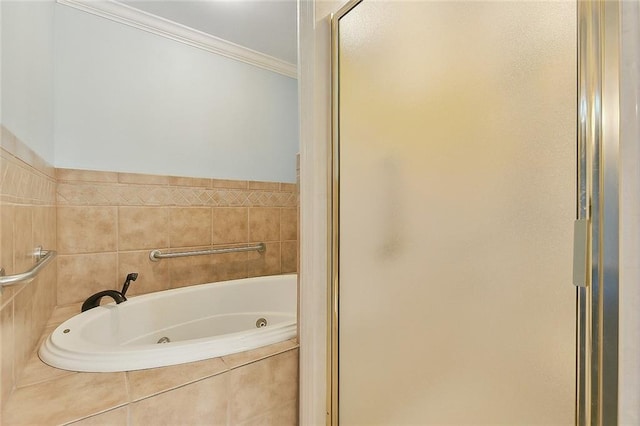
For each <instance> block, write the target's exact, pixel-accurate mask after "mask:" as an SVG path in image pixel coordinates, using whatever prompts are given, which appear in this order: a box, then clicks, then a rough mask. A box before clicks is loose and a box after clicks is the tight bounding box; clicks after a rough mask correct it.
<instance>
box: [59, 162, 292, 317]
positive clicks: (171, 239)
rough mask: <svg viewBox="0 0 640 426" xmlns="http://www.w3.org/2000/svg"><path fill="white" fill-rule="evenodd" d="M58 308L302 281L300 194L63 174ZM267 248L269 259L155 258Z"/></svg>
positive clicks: (243, 185)
mask: <svg viewBox="0 0 640 426" xmlns="http://www.w3.org/2000/svg"><path fill="white" fill-rule="evenodd" d="M56 172H57V182H58V185H57V217H58V224H57V232H58V251H59V253H60V256H59V263H58V295H57V301H58V305H66V304H69V303H75V302H79V301H82V300H84V299H86V298H87V297H88V296H90V295H91V294H93V293H95V292H98V291H100V290H104V289H120V286H121V285H122V282H123V281H124V278H125V276H126V275H127V273H129V272H138V273H139V276H138V280H137V281H136V282H134V283H132V285H131V287H130V290H129V292H130V294H132V295H135V294H141V293H148V292H153V291H159V290H165V289H168V288H177V287H182V286H187V285H194V284H201V283H206V282H215V281H221V280H228V279H235V278H245V277H253V276H261V275H273V274H279V273H287V272H295V271H296V270H297V257H298V255H297V246H298V244H297V239H298V235H297V234H298V232H297V217H298V215H297V204H298V195H297V186H296V185H295V184H289V183H278V182H253V181H232V180H220V179H200V178H184V177H172V176H155V175H141V174H128V173H112V172H96V171H82V170H70V169H57V171H56ZM257 242H264V243H266V247H267V249H266V251H265V252H264V253H257V252H250V253H233V254H224V255H215V256H199V257H189V258H180V259H164V260H161V261H159V262H152V261H150V260H149V252H150V251H151V250H153V249H161V250H163V251H167V252H173V251H183V250H196V249H203V248H216V247H229V246H231V247H233V246H242V245H245V244H249V243H257Z"/></svg>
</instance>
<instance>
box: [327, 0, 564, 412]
mask: <svg viewBox="0 0 640 426" xmlns="http://www.w3.org/2000/svg"><path fill="white" fill-rule="evenodd" d="M575 15H576V12H575V3H571V2H539V3H538V2H475V1H474V2H402V1H398V2H391V1H368V0H364V1H363V2H362V3H360V4H358V5H357V6H355V7H354V8H353V9H351V10H350V11H349V12H347V13H346V14H344V15H342V17H341V18H339V24H338V28H339V35H338V55H339V56H338V57H339V68H338V73H337V77H338V82H339V89H338V90H339V101H338V107H339V110H338V124H339V138H338V143H337V145H336V151H335V152H334V155H336V157H337V158H336V160H337V163H336V164H337V165H338V167H337V171H336V178H337V179H338V186H337V187H336V188H339V192H336V194H338V193H339V196H337V201H338V202H339V204H338V205H339V207H338V217H339V234H338V238H337V242H338V244H337V246H338V268H339V270H338V282H339V309H338V315H339V322H338V324H339V325H338V330H339V346H338V348H339V349H338V362H339V376H338V387H339V401H338V402H339V411H338V412H339V420H340V424H343V425H375V424H380V425H401V424H415V425H426V424H453V425H472V424H491V425H494V424H508V425H520V424H554V425H559V424H566V425H570V424H573V423H574V410H575V405H574V404H575V358H576V353H575V348H576V336H575V328H576V308H575V304H576V289H575V288H574V287H573V285H572V279H571V273H572V269H571V268H572V264H571V262H572V230H573V219H574V218H575V211H576V135H575V128H576V121H575V117H576V106H575V104H576V22H575V21H576V18H575Z"/></svg>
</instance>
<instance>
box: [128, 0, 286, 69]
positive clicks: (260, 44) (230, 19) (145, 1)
mask: <svg viewBox="0 0 640 426" xmlns="http://www.w3.org/2000/svg"><path fill="white" fill-rule="evenodd" d="M120 2H121V3H125V4H126V5H128V6H131V7H135V8H137V9H140V10H142V11H145V12H148V13H151V14H154V15H157V16H159V17H161V18H165V19H169V20H171V21H174V22H177V23H179V24H182V25H186V26H188V27H191V28H193V29H196V30H199V31H203V32H205V33H208V34H211V35H213V36H215V37H218V38H221V39H224V40H227V41H230V42H232V43H235V44H239V45H241V46H244V47H248V48H249V49H253V50H256V51H258V52H261V53H264V54H266V55H270V56H273V57H276V58H278V59H282V60H284V61H286V62H290V63H292V64H295V63H296V62H297V54H296V48H297V35H296V34H297V24H296V19H297V18H296V15H297V12H296V0H198V1H194V0H120Z"/></svg>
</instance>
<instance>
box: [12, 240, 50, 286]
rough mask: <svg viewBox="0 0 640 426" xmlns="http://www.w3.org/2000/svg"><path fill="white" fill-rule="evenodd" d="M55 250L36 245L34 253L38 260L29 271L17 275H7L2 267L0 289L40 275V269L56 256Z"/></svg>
mask: <svg viewBox="0 0 640 426" xmlns="http://www.w3.org/2000/svg"><path fill="white" fill-rule="evenodd" d="M56 254H57V253H56V252H55V251H54V250H43V249H42V247H36V249H35V251H34V253H33V255H34V257H35V258H36V259H37V262H36V264H35V265H33V267H32V268H31V269H29V270H28V271H27V272H23V273H21V274H15V275H5V274H4V273H5V272H4V268H0V289H2V288H4V287H8V286H11V285H15V284H18V283H21V282H22V281H29V280H32V279H34V278H35V277H36V275H38V273H39V272H40V270H41V269H42V268H44V267H45V266H47V264H48V263H49V262H51V261H52V260H53V258H54V257H56Z"/></svg>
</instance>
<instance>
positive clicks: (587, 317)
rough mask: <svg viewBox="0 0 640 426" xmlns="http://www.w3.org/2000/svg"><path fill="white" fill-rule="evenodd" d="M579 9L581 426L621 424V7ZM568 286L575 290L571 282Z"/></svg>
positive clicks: (335, 246) (332, 218) (334, 331)
mask: <svg viewBox="0 0 640 426" xmlns="http://www.w3.org/2000/svg"><path fill="white" fill-rule="evenodd" d="M362 1H363V0H351V1H349V2H348V3H347V4H345V5H344V6H343V7H342V8H341V9H340V10H339V11H338V12H336V13H335V14H333V15H332V16H331V100H332V102H331V117H332V120H331V135H332V140H331V164H330V167H331V173H330V182H329V189H330V191H331V199H330V201H331V202H330V211H329V214H328V216H329V229H330V240H331V241H330V250H331V252H330V253H329V257H328V259H329V265H328V268H329V272H330V273H329V277H330V279H329V283H328V286H329V292H328V294H329V300H328V322H329V324H328V328H327V329H328V336H327V347H328V351H327V366H328V374H327V399H326V401H327V424H328V425H338V420H339V403H338V402H339V401H338V397H339V388H338V377H339V376H338V375H339V359H338V349H339V348H338V342H339V328H338V325H339V303H340V286H339V236H340V215H339V213H340V211H339V197H340V181H339V179H340V176H339V171H340V168H339V166H340V158H339V131H340V122H339V110H338V105H339V89H340V86H339V84H340V82H339V78H338V77H339V35H340V34H339V21H340V19H341V18H342V17H343V16H344V15H346V14H347V13H348V12H349V11H351V10H352V9H353V8H354V7H356V6H357V5H358V4H359V3H361V2H362ZM576 5H577V6H576V7H577V20H578V22H577V45H578V75H577V85H578V96H577V113H578V140H577V161H578V168H577V169H578V170H577V171H578V176H577V179H576V180H577V188H576V189H577V195H578V196H577V206H576V210H577V212H576V217H577V219H582V220H587V221H588V224H589V226H588V238H587V248H588V256H587V259H586V260H585V262H586V265H585V267H587V268H588V273H587V282H586V283H584V286H579V287H578V288H577V318H576V328H577V333H576V337H577V341H576V404H575V408H576V412H575V422H576V424H577V425H580V426H589V425H609V424H617V420H618V322H619V321H618V314H619V248H618V244H619V223H618V212H619V163H618V160H619V125H618V124H619V75H618V69H619V34H620V6H619V1H618V0H614V1H606V0H595V1H592V0H586V1H583V0H580V1H577V2H576ZM567 285H569V283H567Z"/></svg>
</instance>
